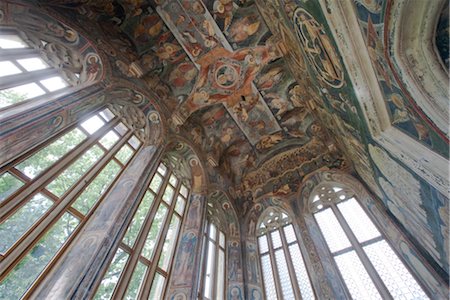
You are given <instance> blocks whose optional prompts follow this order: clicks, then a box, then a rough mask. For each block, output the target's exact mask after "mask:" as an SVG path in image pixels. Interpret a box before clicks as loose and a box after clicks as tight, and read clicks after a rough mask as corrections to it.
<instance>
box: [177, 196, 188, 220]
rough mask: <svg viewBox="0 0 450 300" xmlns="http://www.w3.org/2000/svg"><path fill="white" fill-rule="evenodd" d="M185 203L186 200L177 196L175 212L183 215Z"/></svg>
mask: <svg viewBox="0 0 450 300" xmlns="http://www.w3.org/2000/svg"><path fill="white" fill-rule="evenodd" d="M185 205H186V200H184V199H183V198H182V197H180V196H178V198H177V204H176V206H175V211H176V212H177V213H179V214H180V215H181V216H182V215H183V212H184V207H185Z"/></svg>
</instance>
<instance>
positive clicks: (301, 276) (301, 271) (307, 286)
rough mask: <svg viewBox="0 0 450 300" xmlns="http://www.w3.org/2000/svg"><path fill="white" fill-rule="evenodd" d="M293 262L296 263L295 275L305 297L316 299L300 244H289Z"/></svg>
mask: <svg viewBox="0 0 450 300" xmlns="http://www.w3.org/2000/svg"><path fill="white" fill-rule="evenodd" d="M289 253H290V255H291V259H292V264H293V265H294V270H295V276H296V277H297V282H298V286H299V287H300V292H301V294H302V298H303V299H314V292H313V290H312V287H311V282H310V281H309V276H308V272H307V271H306V267H305V262H304V261H303V256H302V254H301V252H300V248H299V247H298V244H297V243H295V244H293V245H291V246H289Z"/></svg>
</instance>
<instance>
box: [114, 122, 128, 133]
mask: <svg viewBox="0 0 450 300" xmlns="http://www.w3.org/2000/svg"><path fill="white" fill-rule="evenodd" d="M114 129H115V130H117V132H118V133H119V134H120V135H124V134H125V133H127V132H128V127H127V126H125V125H123V123H119V124H118V125H117V126H116V127H114Z"/></svg>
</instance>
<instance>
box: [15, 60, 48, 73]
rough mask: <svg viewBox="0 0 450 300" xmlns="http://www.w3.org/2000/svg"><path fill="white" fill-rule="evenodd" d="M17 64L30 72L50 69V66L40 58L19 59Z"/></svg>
mask: <svg viewBox="0 0 450 300" xmlns="http://www.w3.org/2000/svg"><path fill="white" fill-rule="evenodd" d="M17 62H18V63H19V64H20V65H21V66H22V67H23V68H24V69H25V70H27V71H28V72H31V71H37V70H42V69H46V68H48V65H47V64H46V63H45V62H44V61H43V60H42V59H41V58H39V57H32V58H24V59H18V60H17Z"/></svg>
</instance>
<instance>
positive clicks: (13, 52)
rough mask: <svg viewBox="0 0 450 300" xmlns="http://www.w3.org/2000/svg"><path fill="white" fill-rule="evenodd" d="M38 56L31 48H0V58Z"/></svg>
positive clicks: (10, 58) (12, 58)
mask: <svg viewBox="0 0 450 300" xmlns="http://www.w3.org/2000/svg"><path fill="white" fill-rule="evenodd" d="M30 57H40V54H39V52H38V51H36V50H35V49H32V48H22V49H0V60H1V61H4V60H16V59H22V58H30Z"/></svg>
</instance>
